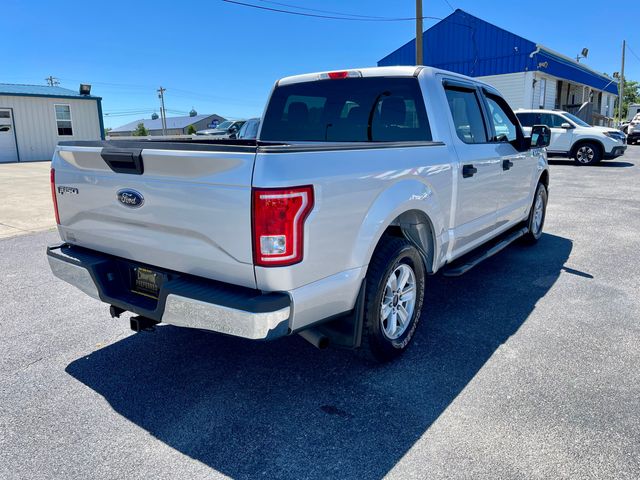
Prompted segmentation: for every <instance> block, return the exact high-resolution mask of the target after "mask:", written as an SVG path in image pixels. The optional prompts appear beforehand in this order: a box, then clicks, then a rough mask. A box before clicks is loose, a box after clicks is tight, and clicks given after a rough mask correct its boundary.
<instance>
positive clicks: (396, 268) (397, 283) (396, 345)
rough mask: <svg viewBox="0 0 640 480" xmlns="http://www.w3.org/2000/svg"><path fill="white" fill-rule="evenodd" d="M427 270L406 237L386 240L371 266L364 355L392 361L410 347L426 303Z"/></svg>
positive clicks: (387, 238) (365, 319)
mask: <svg viewBox="0 0 640 480" xmlns="http://www.w3.org/2000/svg"><path fill="white" fill-rule="evenodd" d="M424 285H425V267H424V263H423V261H422V257H421V256H420V254H419V252H418V250H417V249H416V248H415V247H414V246H413V245H412V244H411V243H409V242H408V241H407V240H406V239H404V238H399V237H385V238H383V239H382V240H381V244H380V245H379V246H378V247H377V248H376V251H375V253H374V255H373V258H372V259H371V263H370V264H369V271H368V272H367V279H366V292H365V312H364V315H365V316H364V323H363V331H362V345H361V348H360V352H361V353H362V354H363V355H364V356H365V357H367V358H369V359H371V360H375V361H378V362H388V361H390V360H393V359H394V358H396V357H398V356H399V355H400V354H402V353H403V352H404V351H405V350H406V349H407V347H408V346H409V344H410V342H411V340H412V339H413V335H414V333H415V331H416V328H417V326H418V322H419V320H420V313H421V310H422V303H423V301H424Z"/></svg>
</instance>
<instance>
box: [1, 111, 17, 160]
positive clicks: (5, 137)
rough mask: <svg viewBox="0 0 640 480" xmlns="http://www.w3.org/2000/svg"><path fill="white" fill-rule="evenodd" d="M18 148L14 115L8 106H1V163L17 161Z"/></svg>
mask: <svg viewBox="0 0 640 480" xmlns="http://www.w3.org/2000/svg"><path fill="white" fill-rule="evenodd" d="M17 161H18V148H17V147H16V134H15V132H14V130H13V116H12V115H11V110H10V109H8V108H0V163H4V162H17Z"/></svg>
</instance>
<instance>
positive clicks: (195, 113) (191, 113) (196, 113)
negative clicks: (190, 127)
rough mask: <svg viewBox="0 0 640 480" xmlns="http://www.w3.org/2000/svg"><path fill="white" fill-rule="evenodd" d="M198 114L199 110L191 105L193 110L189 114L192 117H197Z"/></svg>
mask: <svg viewBox="0 0 640 480" xmlns="http://www.w3.org/2000/svg"><path fill="white" fill-rule="evenodd" d="M196 115H198V112H196V111H195V109H194V108H193V107H191V111H190V112H189V116H190V117H195V116H196Z"/></svg>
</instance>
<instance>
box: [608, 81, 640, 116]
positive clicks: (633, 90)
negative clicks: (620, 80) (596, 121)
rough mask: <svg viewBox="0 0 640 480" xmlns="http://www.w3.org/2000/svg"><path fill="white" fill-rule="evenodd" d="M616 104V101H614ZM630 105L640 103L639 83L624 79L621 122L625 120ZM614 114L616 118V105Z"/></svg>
mask: <svg viewBox="0 0 640 480" xmlns="http://www.w3.org/2000/svg"><path fill="white" fill-rule="evenodd" d="M616 103H617V99H616ZM632 103H640V82H637V81H635V80H627V79H626V78H625V79H624V95H623V97H622V120H623V121H624V120H625V119H626V118H627V113H628V112H629V105H630V104H632ZM614 114H615V116H616V118H617V116H618V106H617V105H616V108H615V111H614Z"/></svg>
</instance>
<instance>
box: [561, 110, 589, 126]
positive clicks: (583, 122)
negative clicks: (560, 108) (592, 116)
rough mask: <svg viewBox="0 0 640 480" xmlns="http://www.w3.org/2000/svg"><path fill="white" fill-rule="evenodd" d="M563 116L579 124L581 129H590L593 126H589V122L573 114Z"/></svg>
mask: <svg viewBox="0 0 640 480" xmlns="http://www.w3.org/2000/svg"><path fill="white" fill-rule="evenodd" d="M563 115H564V116H565V117H567V118H568V119H569V120H571V121H572V122H573V123H577V124H578V125H580V126H581V127H590V126H591V125H589V124H588V123H587V122H585V121H584V120H582V119H581V118H578V117H576V116H575V115H572V114H571V113H566V112H565V113H563Z"/></svg>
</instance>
